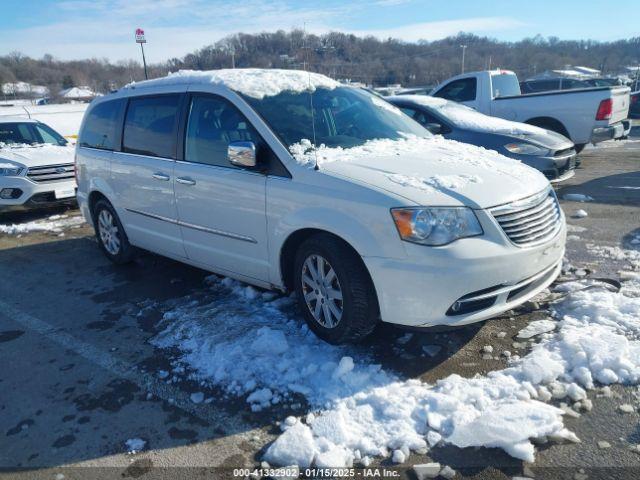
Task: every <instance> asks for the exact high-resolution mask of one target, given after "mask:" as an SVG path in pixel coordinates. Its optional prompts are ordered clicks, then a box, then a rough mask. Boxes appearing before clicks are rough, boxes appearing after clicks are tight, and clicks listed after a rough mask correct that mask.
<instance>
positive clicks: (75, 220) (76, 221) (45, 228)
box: [0, 215, 85, 235]
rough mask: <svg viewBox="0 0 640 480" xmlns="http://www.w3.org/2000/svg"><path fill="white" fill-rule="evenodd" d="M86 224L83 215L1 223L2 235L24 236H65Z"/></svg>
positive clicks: (55, 216)
mask: <svg viewBox="0 0 640 480" xmlns="http://www.w3.org/2000/svg"><path fill="white" fill-rule="evenodd" d="M84 223H85V221H84V218H83V217H82V216H81V215H51V216H49V217H47V218H45V219H41V220H33V221H30V222H24V223H8V224H2V223H0V234H2V233H4V234H6V235H24V234H28V233H33V232H49V233H55V234H59V235H60V234H63V233H64V231H65V230H67V229H70V228H79V227H81V226H82V225H83V224H84Z"/></svg>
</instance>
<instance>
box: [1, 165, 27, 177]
mask: <svg viewBox="0 0 640 480" xmlns="http://www.w3.org/2000/svg"><path fill="white" fill-rule="evenodd" d="M20 172H22V169H21V168H19V167H0V177H17V176H18V175H20Z"/></svg>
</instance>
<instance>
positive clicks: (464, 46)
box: [460, 45, 467, 73]
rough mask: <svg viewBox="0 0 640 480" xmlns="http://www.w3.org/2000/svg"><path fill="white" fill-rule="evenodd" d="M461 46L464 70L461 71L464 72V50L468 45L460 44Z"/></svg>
mask: <svg viewBox="0 0 640 480" xmlns="http://www.w3.org/2000/svg"><path fill="white" fill-rule="evenodd" d="M460 48H462V71H461V72H460V73H464V52H465V50H466V49H467V46H466V45H460Z"/></svg>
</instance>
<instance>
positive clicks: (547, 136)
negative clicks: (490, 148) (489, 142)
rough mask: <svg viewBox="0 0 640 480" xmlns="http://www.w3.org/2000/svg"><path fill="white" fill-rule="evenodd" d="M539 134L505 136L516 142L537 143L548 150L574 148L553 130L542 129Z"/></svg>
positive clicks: (565, 138)
mask: <svg viewBox="0 0 640 480" xmlns="http://www.w3.org/2000/svg"><path fill="white" fill-rule="evenodd" d="M540 130H541V132H539V133H526V134H521V135H505V137H510V138H513V139H515V140H520V141H526V142H530V143H535V144H536V145H539V146H541V147H545V148H548V149H550V150H564V149H566V148H573V146H574V145H573V142H572V141H571V140H569V139H568V138H567V137H565V136H564V135H560V134H559V133H556V132H553V131H551V130H543V129H540Z"/></svg>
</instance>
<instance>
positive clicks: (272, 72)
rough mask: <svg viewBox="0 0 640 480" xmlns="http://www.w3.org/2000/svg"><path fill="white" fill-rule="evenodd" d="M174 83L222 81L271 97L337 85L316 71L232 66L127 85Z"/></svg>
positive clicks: (254, 94) (251, 93) (250, 94)
mask: <svg viewBox="0 0 640 480" xmlns="http://www.w3.org/2000/svg"><path fill="white" fill-rule="evenodd" d="M175 84H189V85H191V84H214V85H225V86H226V87H228V88H230V89H231V90H234V91H236V92H239V93H242V94H244V95H247V96H248V97H253V98H264V97H271V96H274V95H278V94H279V93H282V92H305V91H311V92H313V91H315V90H316V89H317V88H328V89H334V88H336V87H338V86H340V84H339V83H338V82H336V81H335V80H332V79H331V78H329V77H325V76H324V75H321V74H319V73H313V72H303V71H300V70H280V69H275V68H273V69H261V68H235V69H222V70H209V71H196V70H180V71H178V72H175V73H170V74H169V75H167V76H166V77H163V78H156V79H153V80H148V81H145V82H142V83H133V84H129V85H127V87H129V88H130V87H132V86H135V87H136V88H140V87H145V86H155V85H175ZM127 87H125V88H127Z"/></svg>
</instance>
